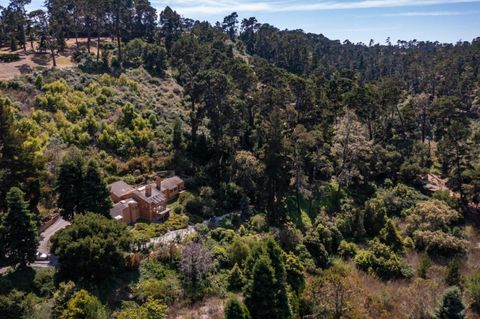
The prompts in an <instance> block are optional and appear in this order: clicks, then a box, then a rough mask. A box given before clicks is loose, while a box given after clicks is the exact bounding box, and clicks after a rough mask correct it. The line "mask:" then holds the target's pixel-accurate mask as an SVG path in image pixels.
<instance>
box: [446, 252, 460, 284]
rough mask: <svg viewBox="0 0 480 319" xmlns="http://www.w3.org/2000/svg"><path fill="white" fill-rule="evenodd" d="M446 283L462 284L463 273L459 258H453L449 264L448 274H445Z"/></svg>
mask: <svg viewBox="0 0 480 319" xmlns="http://www.w3.org/2000/svg"><path fill="white" fill-rule="evenodd" d="M445 283H446V284H447V285H449V286H461V285H462V275H461V274H460V265H459V263H458V260H457V259H455V258H454V259H452V260H450V261H449V262H448V265H447V275H446V276H445Z"/></svg>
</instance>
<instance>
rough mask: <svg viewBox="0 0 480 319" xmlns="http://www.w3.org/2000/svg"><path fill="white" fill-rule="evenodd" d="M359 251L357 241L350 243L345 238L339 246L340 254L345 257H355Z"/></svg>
mask: <svg viewBox="0 0 480 319" xmlns="http://www.w3.org/2000/svg"><path fill="white" fill-rule="evenodd" d="M357 252H358V246H357V245H356V244H355V243H349V242H347V241H345V240H342V241H341V242H340V245H339V246H338V254H339V255H340V256H342V258H344V259H349V258H353V257H355V255H356V254H357Z"/></svg>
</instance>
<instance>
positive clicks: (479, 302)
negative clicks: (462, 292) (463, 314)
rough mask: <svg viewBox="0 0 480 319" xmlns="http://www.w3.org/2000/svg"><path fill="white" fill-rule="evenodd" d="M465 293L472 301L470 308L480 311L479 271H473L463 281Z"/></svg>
mask: <svg viewBox="0 0 480 319" xmlns="http://www.w3.org/2000/svg"><path fill="white" fill-rule="evenodd" d="M465 288H466V291H467V294H468V296H469V298H470V300H471V301H472V308H473V309H474V310H475V311H476V312H477V313H478V312H479V311H480V271H478V270H477V271H475V272H474V273H473V274H472V275H470V276H468V277H467V280H466V281H465Z"/></svg>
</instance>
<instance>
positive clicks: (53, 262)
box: [0, 217, 70, 275]
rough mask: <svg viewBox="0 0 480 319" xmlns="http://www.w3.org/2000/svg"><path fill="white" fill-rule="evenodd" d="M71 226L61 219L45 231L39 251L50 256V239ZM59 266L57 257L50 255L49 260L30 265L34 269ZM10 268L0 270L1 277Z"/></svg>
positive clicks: (41, 236) (39, 244)
mask: <svg viewBox="0 0 480 319" xmlns="http://www.w3.org/2000/svg"><path fill="white" fill-rule="evenodd" d="M68 225H70V223H69V222H67V221H66V220H65V219H63V218H62V217H60V218H59V219H58V220H57V221H56V222H55V223H53V224H52V225H51V226H50V227H48V228H47V229H45V230H44V231H43V232H42V233H41V234H40V241H39V243H38V248H37V251H38V252H40V253H44V254H49V253H50V249H49V247H48V243H49V242H50V238H52V236H53V235H55V233H56V232H57V231H59V230H61V229H64V228H65V227H67V226H68ZM57 265H58V260H57V258H56V257H55V256H53V255H50V257H49V258H48V260H35V261H34V262H33V263H31V264H30V266H32V267H37V268H45V267H56V266H57ZM9 269H10V267H4V268H0V275H3V274H4V273H6V272H7V271H9Z"/></svg>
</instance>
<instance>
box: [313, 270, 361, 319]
mask: <svg viewBox="0 0 480 319" xmlns="http://www.w3.org/2000/svg"><path fill="white" fill-rule="evenodd" d="M359 286H360V284H359V283H358V282H355V280H354V279H352V278H350V277H349V269H348V268H346V267H345V266H342V264H340V265H335V266H333V267H332V268H329V269H328V270H325V271H324V272H322V273H321V275H319V276H317V277H315V278H313V279H312V280H311V281H309V283H308V285H307V287H306V289H305V293H304V296H305V303H306V304H307V305H309V306H310V308H311V311H310V312H311V314H313V315H314V316H312V317H314V318H356V316H355V311H354V307H355V305H354V302H353V299H354V296H355V295H356V294H357V293H358V291H360V289H361V288H360V287H359ZM305 317H308V316H305Z"/></svg>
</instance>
